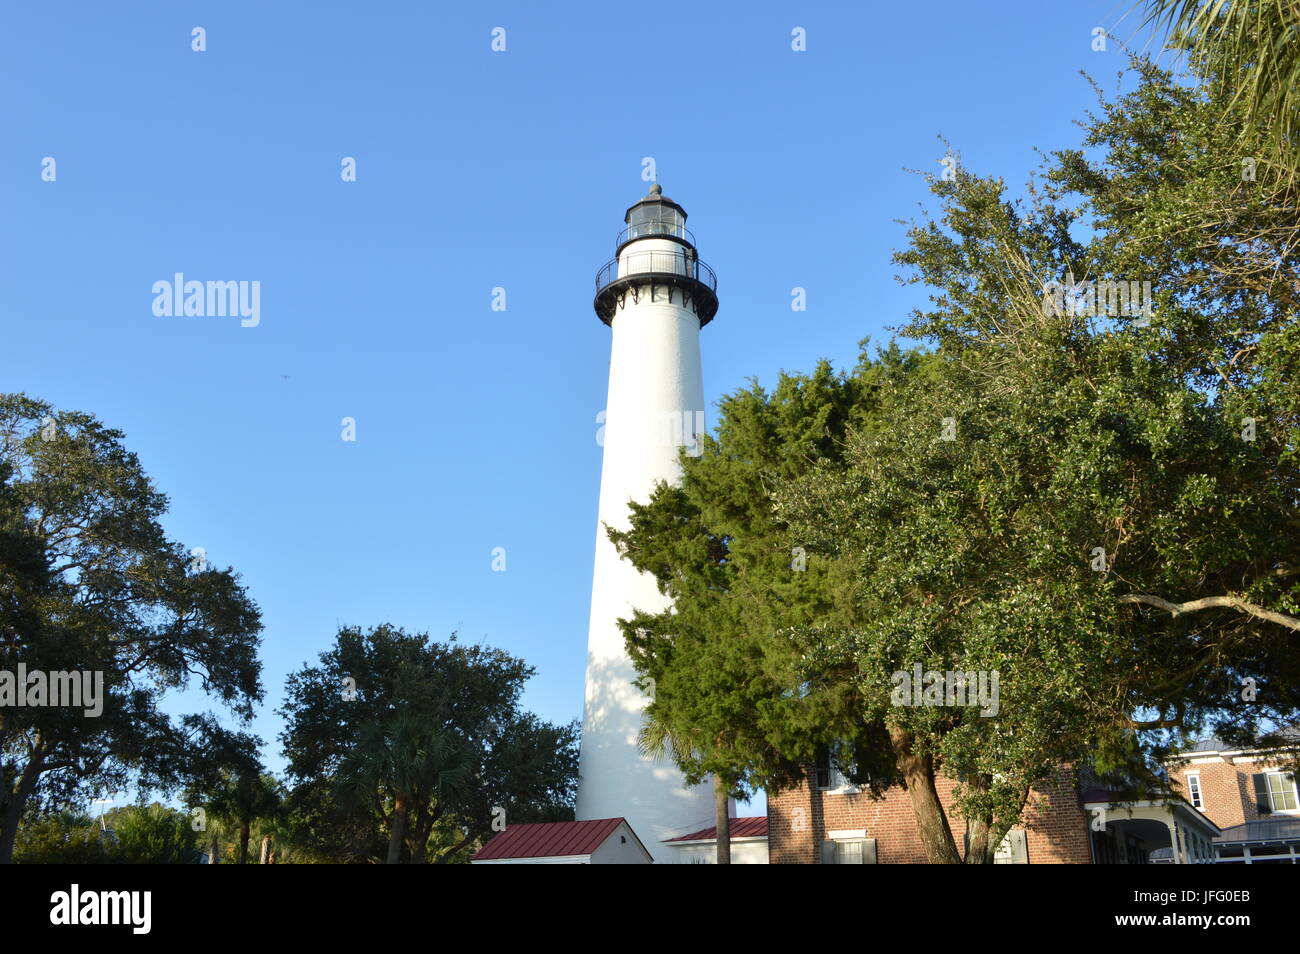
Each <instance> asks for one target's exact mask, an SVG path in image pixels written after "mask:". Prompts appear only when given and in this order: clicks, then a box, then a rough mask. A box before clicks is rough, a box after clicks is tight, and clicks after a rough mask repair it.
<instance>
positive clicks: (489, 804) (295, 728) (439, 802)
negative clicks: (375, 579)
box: [281, 625, 577, 864]
mask: <svg viewBox="0 0 1300 954" xmlns="http://www.w3.org/2000/svg"><path fill="white" fill-rule="evenodd" d="M532 673H533V670H532V668H531V667H530V666H528V665H527V664H525V663H524V662H523V661H522V660H520V659H517V658H515V657H513V656H511V655H509V654H508V653H505V652H503V651H501V650H495V649H489V648H487V647H484V646H466V645H462V644H460V643H459V642H458V641H457V640H456V638H455V636H454V635H453V637H452V638H451V639H450V640H449V641H448V642H445V643H439V642H436V641H433V640H431V639H430V638H429V637H428V636H427V635H425V634H418V635H408V634H407V633H405V632H404V631H402V630H401V629H398V628H396V627H393V626H389V625H382V626H378V627H375V628H373V629H370V630H368V631H365V632H363V631H362V630H360V629H358V628H354V627H344V628H342V629H340V630H339V633H338V636H337V639H336V642H335V645H334V647H333V648H332V649H331V650H330V651H329V652H326V653H323V654H321V656H320V662H319V664H318V665H316V666H307V667H304V668H303V669H301V670H300V671H298V672H296V673H294V674H292V675H291V676H290V678H289V682H288V687H287V692H286V696H287V701H286V703H285V705H284V707H283V709H282V710H281V713H282V714H283V715H284V717H285V719H286V723H287V728H286V730H285V732H284V733H283V734H282V735H281V740H282V742H283V743H284V747H285V749H284V751H285V756H286V758H287V759H288V762H289V768H288V771H289V776H290V779H291V780H292V791H291V794H290V806H291V812H292V814H293V817H295V818H296V819H297V820H298V822H299V824H300V827H301V828H302V829H303V830H305V831H308V832H310V833H311V835H312V836H313V838H314V839H315V840H314V842H313V843H312V845H311V846H310V847H311V850H312V851H314V852H315V853H318V854H320V855H323V856H325V857H331V858H335V859H348V860H367V861H372V860H388V861H389V862H390V863H392V862H397V861H400V860H403V859H409V860H410V861H411V862H412V863H416V864H419V863H422V862H424V861H425V859H426V858H429V857H432V860H433V861H434V862H435V863H438V864H444V863H449V862H454V861H458V860H460V859H462V858H463V857H464V855H465V854H466V852H467V850H468V849H469V848H470V847H471V846H472V845H474V844H475V843H477V842H479V841H480V840H482V839H484V838H486V837H489V836H490V835H491V834H492V833H493V831H494V829H493V823H494V821H498V820H499V819H500V817H501V816H502V814H503V813H504V815H505V817H506V818H507V819H508V820H509V822H510V823H515V822H522V821H529V820H532V819H537V820H542V819H543V818H545V819H547V820H550V819H552V818H554V817H555V815H556V814H557V813H560V814H563V813H568V814H569V816H570V817H571V814H572V804H573V798H574V792H575V788H576V781H577V729H576V726H575V725H568V726H557V725H552V724H550V723H546V722H542V721H540V720H539V719H537V717H536V716H534V715H533V714H532V713H528V712H525V711H522V710H521V709H520V707H519V696H520V694H521V692H522V690H523V685H524V683H525V682H526V681H527V679H528V678H529V677H530V676H531V675H532Z"/></svg>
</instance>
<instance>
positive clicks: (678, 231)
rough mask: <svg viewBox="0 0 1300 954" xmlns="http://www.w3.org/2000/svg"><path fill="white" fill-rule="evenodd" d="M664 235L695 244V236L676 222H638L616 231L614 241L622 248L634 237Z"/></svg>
mask: <svg viewBox="0 0 1300 954" xmlns="http://www.w3.org/2000/svg"><path fill="white" fill-rule="evenodd" d="M659 235H664V236H668V237H670V238H678V239H681V240H682V241H684V242H690V243H691V244H692V245H694V244H695V236H694V235H693V234H691V230H690V229H688V228H687V227H686V226H684V225H682V224H680V223H676V222H654V221H650V222H638V223H636V224H635V225H629V226H628V227H627V228H625V229H624V230H623V231H621V232H619V233H618V239H617V240H616V241H615V242H614V247H615V248H622V247H623V246H624V244H626V243H627V242H631V241H633V240H635V239H642V238H654V237H655V236H659Z"/></svg>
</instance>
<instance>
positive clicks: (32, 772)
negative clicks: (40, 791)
mask: <svg viewBox="0 0 1300 954" xmlns="http://www.w3.org/2000/svg"><path fill="white" fill-rule="evenodd" d="M39 746H40V743H39V742H38V743H37V748H36V749H35V750H34V751H33V752H32V755H31V757H30V758H28V760H27V764H26V765H25V766H23V774H22V776H21V777H20V778H19V779H18V784H17V786H15V787H14V790H13V791H12V792H9V793H8V797H7V798H6V799H5V803H4V815H3V819H2V820H0V865H7V864H12V863H13V860H14V843H15V842H17V840H18V823H19V822H20V821H21V820H22V817H23V809H24V808H26V807H27V799H28V797H29V796H30V795H31V794H32V792H34V791H35V790H36V782H37V780H38V779H39V778H40V777H41V765H42V763H43V762H44V760H45V754H44V752H42V751H41V750H40V748H39Z"/></svg>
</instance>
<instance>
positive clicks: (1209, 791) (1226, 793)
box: [1169, 756, 1282, 828]
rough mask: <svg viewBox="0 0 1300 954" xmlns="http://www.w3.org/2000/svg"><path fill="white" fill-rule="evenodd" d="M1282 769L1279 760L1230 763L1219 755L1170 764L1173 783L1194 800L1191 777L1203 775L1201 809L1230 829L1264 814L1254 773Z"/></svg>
mask: <svg viewBox="0 0 1300 954" xmlns="http://www.w3.org/2000/svg"><path fill="white" fill-rule="evenodd" d="M1229 758H1231V756H1229ZM1280 768H1282V764H1281V763H1280V762H1277V761H1258V762H1228V761H1225V760H1224V759H1223V758H1220V757H1218V756H1215V757H1214V759H1213V761H1209V760H1207V761H1205V762H1187V761H1184V760H1182V759H1179V760H1178V761H1176V762H1171V763H1170V764H1169V782H1170V785H1171V786H1172V787H1173V789H1174V790H1175V791H1176V792H1178V794H1180V795H1182V796H1183V797H1184V798H1186V799H1187V800H1188V801H1191V796H1190V794H1189V793H1188V791H1187V776H1188V774H1196V775H1200V776H1201V812H1202V813H1203V814H1204V815H1205V817H1206V818H1208V819H1209V820H1210V821H1212V822H1214V824H1216V825H1218V826H1219V827H1220V828H1230V827H1232V826H1233V825H1240V824H1242V823H1243V822H1248V821H1255V820H1257V819H1258V818H1259V817H1260V815H1259V812H1258V811H1257V810H1256V808H1255V784H1254V782H1253V781H1252V780H1251V776H1252V775H1254V774H1255V773H1256V772H1266V771H1269V770H1273V769H1280Z"/></svg>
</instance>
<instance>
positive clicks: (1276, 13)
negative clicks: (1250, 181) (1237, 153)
mask: <svg viewBox="0 0 1300 954" xmlns="http://www.w3.org/2000/svg"><path fill="white" fill-rule="evenodd" d="M1146 10H1147V15H1146V23H1148V24H1154V25H1155V26H1157V27H1161V28H1164V29H1167V30H1169V31H1170V33H1171V42H1172V45H1173V46H1175V47H1176V48H1178V49H1180V50H1184V51H1186V52H1187V53H1188V54H1189V55H1190V57H1191V58H1192V61H1193V63H1194V64H1195V65H1196V66H1197V68H1198V69H1199V71H1200V72H1201V73H1202V74H1204V75H1206V76H1209V77H1211V78H1212V79H1213V80H1214V81H1216V82H1218V83H1221V84H1223V85H1224V87H1225V88H1226V90H1227V95H1226V96H1224V97H1223V99H1224V100H1225V103H1224V105H1225V111H1224V115H1225V117H1227V116H1230V117H1231V118H1232V120H1233V121H1234V123H1235V122H1240V127H1239V128H1240V139H1239V142H1240V143H1242V144H1250V145H1252V146H1255V145H1263V146H1265V147H1266V149H1267V153H1266V154H1267V155H1268V156H1269V157H1270V159H1271V160H1272V161H1273V162H1275V163H1276V165H1277V168H1278V169H1279V171H1280V172H1281V173H1282V174H1283V175H1284V176H1286V177H1287V178H1289V179H1294V177H1295V176H1296V173H1297V172H1300V148H1298V147H1300V142H1298V141H1297V139H1298V137H1300V5H1298V4H1297V3H1296V2H1295V0H1231V2H1228V0H1146ZM1243 155H1250V153H1243Z"/></svg>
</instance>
